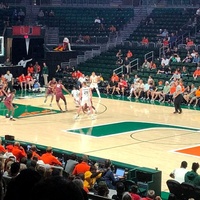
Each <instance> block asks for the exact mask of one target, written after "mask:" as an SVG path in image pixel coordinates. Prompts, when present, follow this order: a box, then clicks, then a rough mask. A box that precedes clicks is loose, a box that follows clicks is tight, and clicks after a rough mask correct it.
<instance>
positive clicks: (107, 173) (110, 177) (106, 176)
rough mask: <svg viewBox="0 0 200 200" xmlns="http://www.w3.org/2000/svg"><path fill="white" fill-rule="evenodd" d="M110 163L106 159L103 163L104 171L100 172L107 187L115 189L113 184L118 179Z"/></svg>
mask: <svg viewBox="0 0 200 200" xmlns="http://www.w3.org/2000/svg"><path fill="white" fill-rule="evenodd" d="M111 168H112V163H111V161H110V160H106V161H105V164H104V173H103V174H102V180H103V181H105V183H106V185H107V187H108V188H109V189H115V184H116V182H117V181H118V180H117V179H116V178H115V176H114V173H113V171H112V169H111Z"/></svg>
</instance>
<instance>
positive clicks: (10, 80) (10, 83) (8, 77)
mask: <svg viewBox="0 0 200 200" xmlns="http://www.w3.org/2000/svg"><path fill="white" fill-rule="evenodd" d="M4 78H5V79H6V81H7V89H8V90H10V91H12V89H13V75H12V74H11V73H10V71H7V72H6V74H5V75H4Z"/></svg>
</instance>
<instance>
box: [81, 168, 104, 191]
mask: <svg viewBox="0 0 200 200" xmlns="http://www.w3.org/2000/svg"><path fill="white" fill-rule="evenodd" d="M101 176H102V171H100V170H98V169H97V167H96V166H95V165H91V166H90V170H88V171H86V172H85V173H84V181H83V185H84V187H86V188H87V189H88V190H89V191H91V192H94V191H95V189H94V185H95V183H96V181H97V179H100V178H101Z"/></svg>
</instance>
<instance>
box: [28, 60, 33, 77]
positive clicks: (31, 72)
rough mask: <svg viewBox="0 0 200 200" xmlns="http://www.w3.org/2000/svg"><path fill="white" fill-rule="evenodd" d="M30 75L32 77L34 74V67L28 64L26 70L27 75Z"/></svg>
mask: <svg viewBox="0 0 200 200" xmlns="http://www.w3.org/2000/svg"><path fill="white" fill-rule="evenodd" d="M29 73H30V74H31V75H33V73H34V67H33V64H32V63H30V65H29V66H28V68H27V74H29Z"/></svg>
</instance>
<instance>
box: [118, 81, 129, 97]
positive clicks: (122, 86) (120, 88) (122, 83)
mask: <svg viewBox="0 0 200 200" xmlns="http://www.w3.org/2000/svg"><path fill="white" fill-rule="evenodd" d="M127 88H128V83H127V82H126V81H125V80H124V79H122V78H121V79H120V81H119V82H118V86H117V88H116V92H117V93H118V95H120V96H121V94H120V92H121V93H122V96H124V92H125V89H127Z"/></svg>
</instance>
